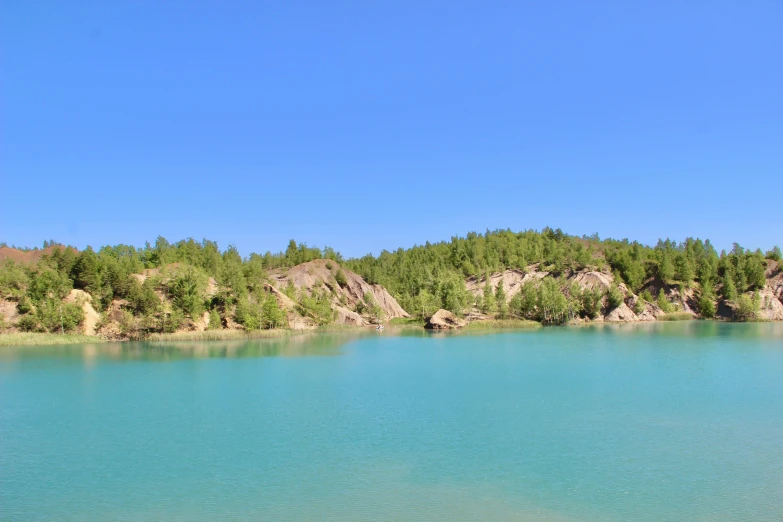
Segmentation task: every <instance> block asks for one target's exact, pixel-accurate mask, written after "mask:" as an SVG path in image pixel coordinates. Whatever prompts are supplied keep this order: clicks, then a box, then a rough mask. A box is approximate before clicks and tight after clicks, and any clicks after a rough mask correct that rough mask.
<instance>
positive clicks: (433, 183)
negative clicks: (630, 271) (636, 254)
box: [0, 0, 783, 256]
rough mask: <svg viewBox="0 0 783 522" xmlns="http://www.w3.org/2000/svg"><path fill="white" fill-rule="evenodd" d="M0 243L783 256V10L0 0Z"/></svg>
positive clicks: (771, 2) (776, 4)
mask: <svg viewBox="0 0 783 522" xmlns="http://www.w3.org/2000/svg"><path fill="white" fill-rule="evenodd" d="M0 19H1V20H2V21H1V22H0V24H2V25H1V26H0V27H1V29H2V36H0V38H1V39H2V40H1V42H2V49H1V51H0V52H2V74H0V82H2V83H1V85H2V90H1V91H0V93H1V95H2V107H1V108H2V112H1V113H0V121H1V122H2V129H1V133H0V139H1V140H2V141H1V142H0V169H1V170H0V176H2V177H1V178H0V207H2V208H1V210H0V240H4V241H7V242H8V243H15V244H26V245H30V246H32V245H40V244H41V242H42V241H43V240H44V239H49V238H54V239H57V240H59V241H62V242H65V243H70V244H73V245H76V246H78V247H83V246H85V245H87V244H91V245H93V246H97V245H101V244H106V243H111V244H114V243H129V244H135V245H143V243H144V241H145V240H150V241H154V239H155V237H156V236H157V235H159V234H161V235H164V236H165V237H167V238H168V239H170V240H175V239H181V238H184V237H189V236H192V237H195V238H197V239H200V238H202V237H207V238H210V239H214V240H217V241H218V242H219V243H220V245H221V246H223V247H225V246H226V245H228V244H229V243H233V244H235V245H237V247H239V249H240V251H241V252H242V253H243V254H248V253H250V252H252V251H266V250H273V251H277V250H280V249H283V248H285V245H286V243H287V241H288V239H289V238H295V239H297V240H298V241H304V242H307V243H308V244H309V245H316V246H324V245H330V246H333V247H334V248H336V249H338V250H340V251H341V252H343V254H345V255H349V256H353V255H362V254H365V253H367V252H373V253H378V252H379V251H380V250H381V249H383V248H387V249H394V248H396V247H398V246H410V245H413V244H415V243H423V242H424V241H426V240H431V241H437V240H441V239H448V238H449V237H450V236H452V235H455V234H459V235H464V234H465V233H466V232H468V231H471V230H477V231H483V230H485V229H486V228H492V229H494V228H507V227H510V228H512V229H514V230H519V229H526V228H537V229H540V228H542V227H544V226H546V225H549V226H552V227H555V228H556V227H560V228H562V229H563V230H564V231H566V232H568V233H572V234H578V235H581V234H591V233H593V232H598V233H599V234H600V235H601V237H606V236H611V237H618V238H623V237H628V238H631V239H638V240H640V241H643V242H646V243H654V242H655V241H656V240H657V238H658V237H671V238H673V239H677V240H682V239H684V238H685V237H687V236H699V237H702V238H710V239H712V241H713V242H714V243H715V244H716V246H718V247H721V248H730V247H731V243H732V241H735V240H736V241H738V242H740V243H741V244H742V245H744V246H746V247H754V248H755V247H762V248H764V249H767V248H769V247H771V246H772V245H773V244H780V245H781V246H783V199H781V194H783V192H782V189H783V29H781V28H783V2H781V1H780V0H768V1H753V0H750V1H736V2H723V1H720V0H710V1H698V0H697V1H687V2H682V1H676V2H675V1H672V2H669V1H660V0H659V1H650V2H641V1H639V2H633V1H631V2H629V1H617V2H608V1H598V2H583V1H573V2H523V1H519V2H513V1H511V2H471V3H468V2H457V1H449V2H399V1H398V2H383V3H382V2H359V1H356V2H339V1H338V2H315V1H313V2H295V1H291V2H252V1H248V2H233V1H215V2H201V1H190V2H175V1H171V2H166V1H164V2H161V1H140V0H134V1H120V0H113V1H108V2H94V1H90V2H83V1H79V0H71V1H59V2H46V1H41V2H32V1H23V0H2V15H1V16H0Z"/></svg>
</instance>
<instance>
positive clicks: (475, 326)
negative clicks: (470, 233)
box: [0, 317, 776, 348]
mask: <svg viewBox="0 0 783 522" xmlns="http://www.w3.org/2000/svg"><path fill="white" fill-rule="evenodd" d="M690 321H698V322H702V321H705V322H713V323H717V324H724V323H725V324H729V323H730V324H735V322H733V321H722V320H716V319H702V318H697V317H691V318H690V319H678V320H675V321H671V320H669V321H644V322H642V323H640V322H599V321H591V322H579V323H572V324H565V325H543V324H541V323H539V322H537V321H529V320H521V319H494V320H485V321H473V322H471V323H468V324H467V325H466V326H465V327H463V328H458V329H444V330H432V329H426V328H425V327H424V324H423V322H422V323H421V324H417V323H413V322H410V321H407V322H405V323H401V324H387V325H386V328H387V329H389V330H391V331H406V330H407V331H412V332H413V331H416V332H421V333H425V332H426V333H433V334H443V333H463V332H464V333H488V332H501V331H510V330H532V329H539V328H547V327H559V328H562V327H577V328H584V327H591V326H606V325H625V324H657V323H671V322H690ZM748 322H776V321H765V320H757V321H748ZM372 331H375V326H374V325H373V326H354V325H330V326H320V327H317V328H312V329H303V330H294V329H288V328H278V329H271V330H254V331H251V332H246V331H244V330H228V329H222V330H206V331H203V332H178V333H173V334H152V335H150V336H148V337H143V338H139V339H106V338H104V337H100V336H94V335H84V334H64V335H63V334H53V333H29V332H13V333H0V348H4V347H21V346H58V345H62V346H65V345H72V344H95V343H125V342H147V343H164V342H165V343H169V342H180V341H182V342H187V341H241V340H254V339H279V338H285V337H294V336H300V335H313V334H328V333H340V332H345V333H349V332H372Z"/></svg>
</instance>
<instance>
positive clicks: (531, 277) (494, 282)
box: [465, 264, 549, 299]
mask: <svg viewBox="0 0 783 522" xmlns="http://www.w3.org/2000/svg"><path fill="white" fill-rule="evenodd" d="M538 268H539V266H538V265H537V264H536V265H530V266H528V267H527V269H526V270H525V271H522V270H516V269H513V270H505V271H503V272H499V273H495V274H491V275H490V276H489V285H490V286H491V287H492V289H493V290H494V289H496V288H497V286H498V285H499V284H500V282H501V281H503V288H504V290H505V291H506V296H507V297H508V298H509V299H511V298H512V297H514V296H515V295H516V294H518V293H519V290H520V289H521V288H522V285H524V284H525V283H527V282H528V281H538V280H540V279H543V278H544V277H546V276H547V275H549V272H539V271H538ZM484 285H486V277H478V276H474V277H470V278H468V280H467V281H465V287H466V288H467V290H468V292H470V293H472V294H473V295H476V296H479V295H483V293H484Z"/></svg>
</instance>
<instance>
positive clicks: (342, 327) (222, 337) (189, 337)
mask: <svg viewBox="0 0 783 522" xmlns="http://www.w3.org/2000/svg"><path fill="white" fill-rule="evenodd" d="M366 328H367V327H364V326H354V325H348V324H329V325H325V326H319V327H317V328H313V329H312V330H291V329H289V328H276V329H273V330H252V331H249V332H248V331H246V330H207V331H205V332H177V333H171V334H151V335H149V336H147V337H145V338H143V339H141V340H142V341H154V342H159V341H230V340H234V339H268V338H275V337H286V336H289V335H298V334H306V333H328V332H348V331H356V330H364V329H366Z"/></svg>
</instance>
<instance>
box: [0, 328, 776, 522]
mask: <svg viewBox="0 0 783 522" xmlns="http://www.w3.org/2000/svg"><path fill="white" fill-rule="evenodd" d="M0 517H1V518H2V519H4V520H68V519H73V520H109V519H112V520H216V519H242V520H406V519H418V520H588V521H590V520H618V521H619V520H656V521H657V520H754V521H755V520H781V519H783V324H747V325H741V324H718V323H709V322H687V323H668V324H655V325H641V326H631V325H628V326H618V327H602V328H546V329H539V330H534V331H524V332H514V333H502V334H494V335H478V336H470V335H452V336H437V335H424V334H422V333H417V334H415V335H411V334H409V335H395V333H394V332H389V331H387V332H385V333H383V334H377V333H376V332H372V334H367V335H363V336H356V335H350V334H340V335H321V336H309V337H308V336H305V337H293V338H289V339H283V340H275V341H270V340H260V341H251V342H212V343H179V344H170V345H146V344H141V343H124V344H119V343H118V344H106V345H84V346H68V347H65V346H64V347H46V348H35V347H25V348H0Z"/></svg>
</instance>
